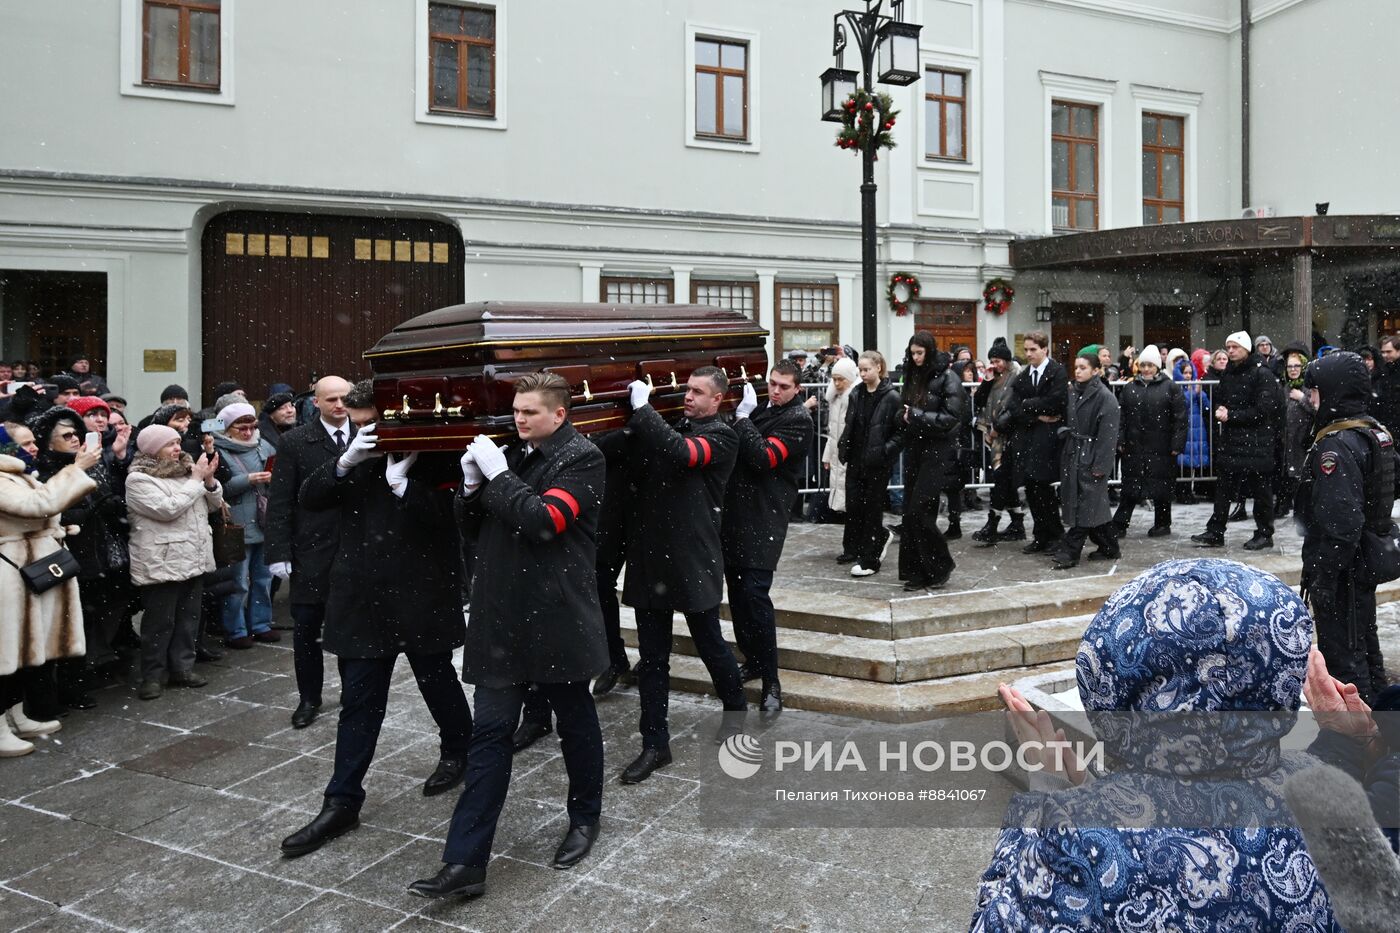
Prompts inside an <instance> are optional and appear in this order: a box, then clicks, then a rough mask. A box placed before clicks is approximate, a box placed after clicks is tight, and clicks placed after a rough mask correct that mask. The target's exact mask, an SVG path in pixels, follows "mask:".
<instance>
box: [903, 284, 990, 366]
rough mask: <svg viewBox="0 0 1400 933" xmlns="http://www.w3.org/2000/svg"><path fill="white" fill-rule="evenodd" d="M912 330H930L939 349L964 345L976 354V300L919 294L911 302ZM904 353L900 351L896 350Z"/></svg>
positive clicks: (950, 350) (975, 355) (947, 350)
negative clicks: (924, 296) (948, 298)
mask: <svg viewBox="0 0 1400 933" xmlns="http://www.w3.org/2000/svg"><path fill="white" fill-rule="evenodd" d="M914 330H915V331H926V332H927V333H929V334H932V335H933V337H934V339H935V340H936V341H937V343H938V349H940V350H943V351H945V352H952V349H953V347H955V346H964V347H967V348H968V349H970V350H971V351H972V358H973V359H976V358H977V302H975V301H936V300H930V299H925V298H920V299H919V300H917V301H916V302H914ZM899 355H900V356H903V352H901V353H900V354H899Z"/></svg>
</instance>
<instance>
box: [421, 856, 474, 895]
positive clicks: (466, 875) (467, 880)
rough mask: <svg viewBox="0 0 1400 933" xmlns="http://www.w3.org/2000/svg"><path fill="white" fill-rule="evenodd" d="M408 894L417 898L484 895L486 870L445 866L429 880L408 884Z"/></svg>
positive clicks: (462, 866)
mask: <svg viewBox="0 0 1400 933" xmlns="http://www.w3.org/2000/svg"><path fill="white" fill-rule="evenodd" d="M408 893H409V894H416V895H418V896H419V897H477V896H479V895H482V894H485V893H486V869H485V868H472V867H471V866H470V865H452V864H445V865H443V866H442V870H441V871H439V872H438V873H437V874H436V875H433V876H432V877H431V878H424V879H422V880H421V881H415V882H413V884H410V885H409V886H408Z"/></svg>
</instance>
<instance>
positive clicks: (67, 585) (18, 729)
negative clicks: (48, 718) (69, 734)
mask: <svg viewBox="0 0 1400 933" xmlns="http://www.w3.org/2000/svg"><path fill="white" fill-rule="evenodd" d="M101 456H102V454H101V452H100V451H98V452H94V453H89V452H88V451H86V450H84V451H82V452H81V453H79V454H78V457H77V460H76V461H75V462H74V463H71V464H69V465H68V466H66V467H64V468H63V469H62V470H59V471H58V472H57V473H55V474H54V475H53V476H52V477H51V478H50V479H49V481H48V482H47V483H40V482H39V481H38V480H37V479H35V478H34V477H33V476H31V475H29V474H28V473H26V472H25V470H26V468H27V466H26V464H25V462H24V461H23V460H21V459H19V458H17V457H12V456H7V455H3V454H0V554H4V555H5V558H6V560H9V561H12V562H13V563H14V564H16V565H18V566H19V567H24V566H26V565H27V564H32V563H34V562H35V561H37V560H39V559H40V558H42V557H47V556H48V555H50V554H53V553H54V552H56V551H58V550H59V548H61V547H62V544H60V543H59V542H61V541H62V540H63V537H64V535H65V534H66V531H65V529H64V528H63V527H62V526H61V525H60V524H59V516H60V515H61V514H62V513H63V510H64V509H66V508H68V507H69V506H71V505H72V504H73V503H75V502H77V501H78V500H79V499H81V498H83V496H85V495H87V494H88V493H90V492H92V490H93V489H95V488H97V484H96V483H95V482H93V479H92V477H90V476H88V475H87V472H86V471H87V470H89V469H91V468H92V467H93V466H95V465H96V464H97V461H98V460H99V459H100V458H101ZM0 574H3V575H4V577H3V583H0V707H3V709H4V711H5V712H4V714H3V715H0V758H14V757H18V756H20V755H27V754H28V753H29V752H32V751H33V750H34V746H33V745H32V744H31V743H29V742H27V741H25V739H26V738H32V737H34V736H36V735H46V734H48V733H50V732H56V731H58V728H59V724H58V723H57V722H35V721H34V720H31V719H29V718H28V717H27V716H25V715H24V703H23V699H24V684H23V679H22V678H23V675H22V674H17V672H18V671H20V670H21V669H23V668H37V667H39V666H40V665H42V664H43V663H44V662H45V661H51V660H54V659H55V658H77V657H82V656H83V654H84V652H85V651H86V650H87V645H86V644H85V642H84V641H83V609H82V606H81V604H80V603H79V602H78V580H77V577H76V576H75V577H73V578H72V579H69V580H66V581H65V582H63V583H60V584H59V585H58V586H55V587H53V588H52V589H50V590H47V591H45V592H43V593H34V592H33V591H31V590H30V589H29V587H28V586H26V585H25V583H24V580H23V578H21V576H20V573H19V570H18V569H16V567H11V566H9V565H8V564H5V563H0Z"/></svg>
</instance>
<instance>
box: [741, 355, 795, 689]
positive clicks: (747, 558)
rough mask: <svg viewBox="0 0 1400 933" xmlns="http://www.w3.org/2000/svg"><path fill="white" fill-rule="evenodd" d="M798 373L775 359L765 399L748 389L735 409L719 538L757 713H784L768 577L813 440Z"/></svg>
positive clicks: (789, 364) (792, 365)
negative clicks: (733, 458)
mask: <svg viewBox="0 0 1400 933" xmlns="http://www.w3.org/2000/svg"><path fill="white" fill-rule="evenodd" d="M801 376H802V373H801V370H799V369H798V368H797V364H796V363H795V362H793V361H792V360H779V361H778V362H777V363H776V364H774V366H773V369H772V371H770V372H769V373H768V398H766V399H765V400H764V401H762V402H760V401H759V400H758V393H756V392H755V391H754V388H753V386H752V385H749V384H748V383H745V384H744V397H743V399H742V400H741V401H740V402H739V405H738V407H737V408H736V409H735V419H734V433H735V434H736V435H738V438H739V447H738V457H737V462H736V463H735V465H734V472H733V473H732V474H730V477H729V486H728V489H727V490H726V491H725V496H724V515H723V521H722V524H721V528H720V539H721V544H722V547H723V551H724V579H725V582H726V583H727V584H728V585H729V614H730V617H731V618H732V619H733V620H734V640H735V641H736V642H737V643H738V645H739V650H740V651H742V652H743V653H744V658H745V660H744V666H743V669H742V670H743V673H744V676H745V679H746V680H752V679H754V678H755V677H761V678H762V679H763V696H762V699H761V700H760V701H759V705H758V708H759V709H760V710H762V711H763V712H767V713H776V712H778V711H780V710H781V709H782V708H783V694H782V685H781V684H780V683H779V682H778V630H777V623H776V620H775V619H774V616H773V600H772V599H771V598H770V597H769V595H768V591H769V590H771V589H772V588H773V573H774V571H776V570H777V569H778V559H779V558H781V557H782V556H783V542H784V541H785V540H786V538H787V526H788V516H789V515H791V514H792V505H793V503H794V502H796V501H797V490H798V488H799V487H800V486H801V484H802V481H803V479H804V477H805V475H806V473H805V469H804V456H803V455H804V454H805V453H806V452H807V448H808V445H810V444H811V442H812V431H813V428H812V419H811V417H810V416H809V415H808V414H807V409H806V408H805V407H803V404H802V384H801V382H800V379H801Z"/></svg>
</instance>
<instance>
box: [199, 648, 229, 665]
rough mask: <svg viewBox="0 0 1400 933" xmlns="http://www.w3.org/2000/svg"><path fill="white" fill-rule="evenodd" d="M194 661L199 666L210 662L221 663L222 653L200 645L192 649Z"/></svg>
mask: <svg viewBox="0 0 1400 933" xmlns="http://www.w3.org/2000/svg"><path fill="white" fill-rule="evenodd" d="M194 659H195V660H196V661H198V662H199V663H201V664H208V663H209V662H210V661H222V660H223V659H224V653H223V652H222V651H218V650H215V649H213V648H205V647H204V646H203V645H200V646H199V647H198V648H196V649H194Z"/></svg>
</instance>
